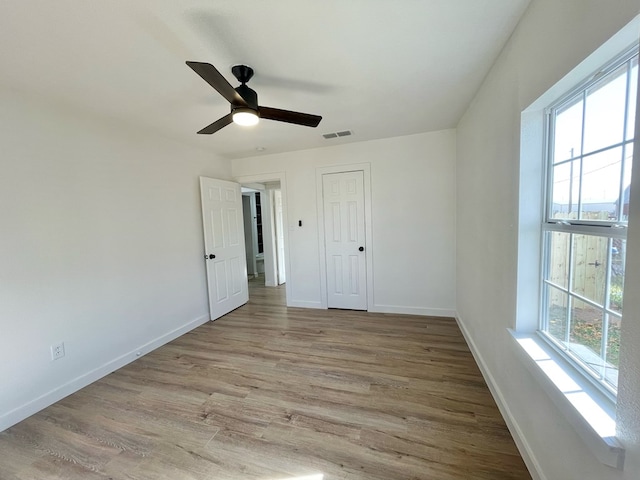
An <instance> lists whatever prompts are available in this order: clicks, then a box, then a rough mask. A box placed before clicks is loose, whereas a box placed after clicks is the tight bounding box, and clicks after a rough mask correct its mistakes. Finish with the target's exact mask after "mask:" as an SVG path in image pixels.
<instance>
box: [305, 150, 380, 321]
mask: <svg viewBox="0 0 640 480" xmlns="http://www.w3.org/2000/svg"><path fill="white" fill-rule="evenodd" d="M358 171H361V172H362V174H363V177H364V235H365V244H366V245H365V248H366V250H365V253H366V263H365V265H366V266H367V311H369V312H371V311H373V310H374V305H375V302H374V298H373V226H372V214H371V164H370V163H356V164H347V165H333V166H330V167H318V168H316V208H317V213H318V247H319V252H318V253H319V255H318V260H319V262H320V265H319V267H320V305H321V308H324V309H327V308H329V302H328V300H327V250H326V245H325V236H324V235H325V230H324V197H323V187H322V176H323V175H326V174H330V173H347V172H358Z"/></svg>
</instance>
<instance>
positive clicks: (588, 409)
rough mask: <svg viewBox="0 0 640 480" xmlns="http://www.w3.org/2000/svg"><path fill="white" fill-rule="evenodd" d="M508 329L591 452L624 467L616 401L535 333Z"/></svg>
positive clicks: (525, 360) (605, 460) (610, 464)
mask: <svg viewBox="0 0 640 480" xmlns="http://www.w3.org/2000/svg"><path fill="white" fill-rule="evenodd" d="M509 332H510V333H511V335H512V336H513V338H514V340H515V341H516V342H517V344H518V347H519V348H518V349H517V350H518V352H519V354H520V355H521V357H522V359H523V362H524V363H525V364H526V366H527V368H528V369H529V370H530V371H531V373H532V374H533V376H534V377H535V378H536V380H538V382H539V383H540V385H541V386H542V387H543V389H544V390H545V392H546V393H547V394H548V395H549V396H550V397H551V399H552V400H553V403H555V405H556V406H557V407H558V409H559V410H560V412H561V413H562V414H563V415H564V416H565V417H566V418H567V420H569V422H570V423H571V425H572V426H573V427H574V428H575V430H576V432H577V433H578V435H579V436H580V438H582V440H583V442H584V443H585V444H586V445H587V447H588V448H589V449H590V450H591V452H592V453H593V454H594V455H595V456H596V457H597V458H598V460H600V461H601V462H602V463H604V464H605V465H608V466H610V467H613V468H617V469H619V470H622V469H623V465H624V453H625V450H624V447H623V446H622V444H621V443H620V441H619V440H618V439H617V438H616V416H615V404H614V403H613V402H612V401H611V400H610V399H609V398H607V397H606V396H605V395H604V394H603V393H602V392H600V391H599V390H598V389H596V388H595V387H594V386H593V385H591V383H590V382H589V381H588V380H586V379H585V378H583V376H582V374H581V373H580V372H578V371H577V370H576V369H575V368H574V367H573V366H572V365H570V364H569V363H568V362H567V361H566V360H564V359H563V358H562V357H561V356H560V355H559V354H558V353H557V352H555V351H554V350H553V348H551V347H550V346H549V345H547V344H546V343H545V342H544V341H543V340H542V339H541V338H539V337H538V335H537V334H536V333H518V332H515V331H513V330H511V329H510V330H509Z"/></svg>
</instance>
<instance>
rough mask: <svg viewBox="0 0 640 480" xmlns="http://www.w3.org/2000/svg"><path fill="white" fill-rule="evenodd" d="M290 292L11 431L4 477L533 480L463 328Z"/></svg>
mask: <svg viewBox="0 0 640 480" xmlns="http://www.w3.org/2000/svg"><path fill="white" fill-rule="evenodd" d="M283 297H284V291H283V288H277V289H274V288H265V287H264V286H262V287H261V286H259V285H258V284H257V283H256V282H251V301H250V302H249V303H248V304H247V305H245V306H244V307H242V308H240V309H238V310H236V311H235V312H232V313H231V314H229V315H227V316H226V317H224V318H221V319H219V320H218V321H216V322H214V323H208V324H206V325H203V326H201V327H199V328H197V329H195V330H194V331H192V332H191V333H189V334H187V335H184V336H183V337H181V338H179V339H177V340H175V341H173V342H171V343H169V344H167V345H165V346H163V347H161V348H159V349H158V350H156V351H154V352H152V353H150V354H148V355H146V356H144V357H142V358H140V359H138V360H137V361H136V362H134V363H133V364H130V365H128V366H126V367H125V368H122V369H120V370H119V371H117V372H115V373H113V374H111V375H109V376H107V377H105V378H104V379H102V380H100V381H98V382H96V383H94V384H92V385H90V386H89V387H87V388H85V389H83V390H81V391H79V392H77V393H75V394H73V395H71V396H69V397H67V398H66V399H64V400H62V401H60V402H58V403H56V404H55V405H52V406H51V407H49V408H47V409H45V410H43V411H42V412H40V413H38V414H36V415H34V416H32V417H30V418H28V419H27V420H25V421H23V422H21V423H20V424H18V425H16V426H14V427H12V428H10V429H8V430H6V431H5V432H3V433H0V479H2V480H14V479H21V480H26V479H29V480H33V479H65V480H67V479H82V480H92V479H100V480H106V479H130V480H133V479H135V480H142V479H167V480H187V479H189V480H195V479H207V480H213V479H215V480H253V479H256V480H285V479H287V480H289V479H292V478H295V477H304V476H311V477H309V479H308V480H320V479H321V478H322V479H323V480H334V479H342V480H365V479H371V480H396V479H397V480H415V479H437V480H448V479H486V480H489V479H491V480H498V479H530V478H531V477H530V476H529V474H528V473H527V470H526V468H525V466H524V464H523V462H522V459H521V458H520V456H519V454H518V452H517V450H516V447H515V446H514V443H513V440H512V438H511V436H510V435H509V432H508V430H507V428H506V427H505V424H504V421H503V420H502V418H501V417H500V414H499V413H498V410H497V408H496V406H495V403H494V402H493V400H492V398H491V395H490V394H489V391H488V389H487V387H486V385H485V383H484V381H483V379H482V376H481V375H480V372H479V371H478V368H477V366H476V365H475V363H474V361H473V358H472V356H471V354H470V353H469V350H468V348H467V346H466V344H465V342H464V340H463V338H462V335H461V334H460V331H459V330H458V328H457V326H456V324H455V322H454V321H453V320H448V319H440V318H430V317H415V316H403V315H382V314H367V313H358V312H352V311H336V310H329V311H326V310H324V311H323V310H307V309H298V308H286V307H284V306H283ZM320 474H322V475H323V477H320V476H319V475H320ZM312 475H314V476H312ZM305 480H307V479H305Z"/></svg>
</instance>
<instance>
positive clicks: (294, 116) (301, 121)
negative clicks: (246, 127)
mask: <svg viewBox="0 0 640 480" xmlns="http://www.w3.org/2000/svg"><path fill="white" fill-rule="evenodd" d="M258 111H259V112H260V118H266V119H267V120H276V121H278V122H287V123H294V124H296V125H304V126H305V127H317V126H318V124H319V123H320V120H322V117H321V116H320V115H311V114H310V113H300V112H292V111H290V110H280V109H279V108H271V107H258Z"/></svg>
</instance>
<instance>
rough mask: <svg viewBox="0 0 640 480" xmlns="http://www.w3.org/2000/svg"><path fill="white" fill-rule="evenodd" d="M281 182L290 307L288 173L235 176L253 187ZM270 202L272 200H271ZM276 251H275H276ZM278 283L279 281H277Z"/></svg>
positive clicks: (239, 180)
mask: <svg viewBox="0 0 640 480" xmlns="http://www.w3.org/2000/svg"><path fill="white" fill-rule="evenodd" d="M278 181H279V182H280V192H281V195H282V224H283V235H284V268H285V275H286V281H285V284H284V287H285V293H286V297H287V298H286V300H287V306H288V307H290V306H291V305H290V304H289V302H290V300H289V299H290V298H292V293H291V291H292V290H291V288H292V285H291V282H290V281H289V280H290V278H291V275H290V272H291V264H290V255H289V228H288V225H289V221H288V217H287V179H286V174H285V173H284V172H276V173H260V174H256V175H241V176H236V177H234V182H237V183H239V184H240V185H241V186H245V187H250V188H254V187H251V184H256V183H258V184H265V183H271V182H278ZM269 203H270V202H269ZM274 253H275V252H274ZM276 283H277V282H276Z"/></svg>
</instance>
